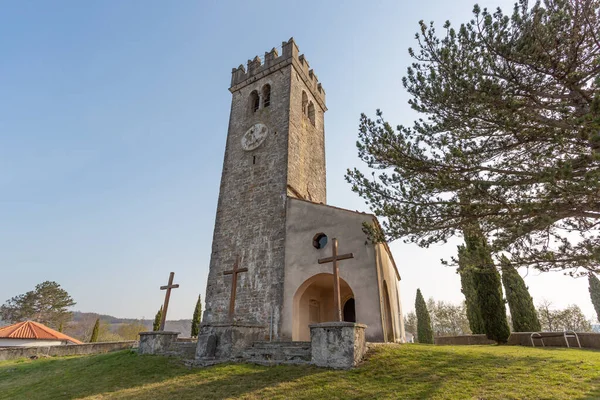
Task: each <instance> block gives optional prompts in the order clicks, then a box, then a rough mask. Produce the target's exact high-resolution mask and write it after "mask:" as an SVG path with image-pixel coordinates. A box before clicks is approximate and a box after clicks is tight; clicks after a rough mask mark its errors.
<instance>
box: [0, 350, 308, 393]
mask: <svg viewBox="0 0 600 400" xmlns="http://www.w3.org/2000/svg"><path fill="white" fill-rule="evenodd" d="M317 372H319V370H318V369H316V368H312V367H304V368H294V367H275V368H265V367H259V366H254V365H245V364H223V365H218V366H214V367H209V368H188V367H185V366H184V365H183V364H182V363H181V362H180V361H179V360H177V359H174V358H166V357H160V356H139V355H137V353H135V352H131V351H125V352H116V353H109V354H102V355H94V356H83V357H68V358H67V357H65V358H63V357H61V358H50V359H42V360H35V361H29V360H27V361H22V362H13V363H10V364H8V365H6V364H5V365H2V364H0V399H11V400H12V399H75V398H77V399H80V398H98V397H104V396H106V397H112V396H118V397H119V398H140V399H142V398H143V399H150V398H162V399H164V398H202V399H221V398H226V397H237V396H241V395H243V394H244V393H246V392H250V391H254V390H260V389H263V388H265V387H266V386H269V385H276V384H278V383H281V382H286V381H288V380H295V379H298V378H301V377H305V376H307V375H310V374H313V373H317Z"/></svg>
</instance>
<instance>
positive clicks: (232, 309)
mask: <svg viewBox="0 0 600 400" xmlns="http://www.w3.org/2000/svg"><path fill="white" fill-rule="evenodd" d="M239 266H240V256H237V258H236V259H235V264H233V269H232V270H230V271H225V272H223V275H231V298H230V299H229V319H230V320H233V313H234V312H235V294H236V292H237V276H238V274H239V273H241V272H248V268H239Z"/></svg>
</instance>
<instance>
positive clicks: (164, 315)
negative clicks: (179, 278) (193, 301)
mask: <svg viewBox="0 0 600 400" xmlns="http://www.w3.org/2000/svg"><path fill="white" fill-rule="evenodd" d="M174 277H175V272H171V274H170V275H169V283H168V284H167V286H161V287H160V290H166V291H167V293H165V304H164V305H163V312H162V316H161V317H160V330H161V331H164V330H165V321H166V320H167V308H169V299H170V298H171V289H177V288H178V287H179V284H175V285H173V278H174Z"/></svg>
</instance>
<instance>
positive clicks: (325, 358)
mask: <svg viewBox="0 0 600 400" xmlns="http://www.w3.org/2000/svg"><path fill="white" fill-rule="evenodd" d="M366 327H367V326H366V325H363V324H356V323H353V322H324V323H320V324H314V325H311V326H310V341H311V345H310V346H311V362H312V364H314V365H316V366H317V367H326V368H335V369H347V368H352V367H356V366H357V365H358V363H360V362H361V361H362V359H363V357H364V355H365V353H366V351H367V346H366V342H365V328H366Z"/></svg>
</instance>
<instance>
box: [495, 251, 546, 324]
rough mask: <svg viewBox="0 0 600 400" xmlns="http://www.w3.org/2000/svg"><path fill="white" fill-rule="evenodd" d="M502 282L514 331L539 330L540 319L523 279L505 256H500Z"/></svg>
mask: <svg viewBox="0 0 600 400" xmlns="http://www.w3.org/2000/svg"><path fill="white" fill-rule="evenodd" d="M501 266H502V284H503V285H504V293H505V294H506V300H507V301H508V308H509V309H510V316H511V318H512V325H513V330H514V331H515V332H539V331H541V330H542V327H541V325H540V321H539V319H538V316H537V312H536V311H535V306H534V305H533V299H532V298H531V295H530V294H529V290H528V289H527V286H525V281H524V280H523V278H521V275H519V272H518V271H517V270H516V268H515V267H513V266H512V265H510V261H509V260H508V258H506V257H502V260H501Z"/></svg>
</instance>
